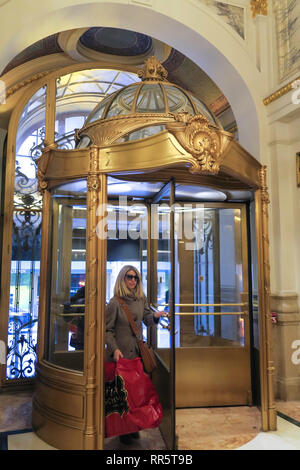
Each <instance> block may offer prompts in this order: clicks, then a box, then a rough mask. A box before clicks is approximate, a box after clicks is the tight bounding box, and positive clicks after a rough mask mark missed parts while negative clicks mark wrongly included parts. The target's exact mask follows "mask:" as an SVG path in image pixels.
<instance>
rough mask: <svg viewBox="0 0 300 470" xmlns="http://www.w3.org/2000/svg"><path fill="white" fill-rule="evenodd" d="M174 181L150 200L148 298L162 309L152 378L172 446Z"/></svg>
mask: <svg viewBox="0 0 300 470" xmlns="http://www.w3.org/2000/svg"><path fill="white" fill-rule="evenodd" d="M174 190H175V187H174V181H173V180H172V181H170V182H169V183H167V184H166V185H165V186H164V187H163V188H162V189H161V190H160V192H159V193H158V194H157V195H156V196H155V197H154V198H153V199H152V201H151V279H152V282H151V287H152V289H151V302H152V304H153V306H154V307H155V308H157V309H158V310H161V311H165V312H166V313H167V315H168V321H165V318H162V320H161V321H160V324H159V325H158V326H157V327H155V328H153V331H152V345H153V346H154V349H155V352H156V355H157V359H158V368H157V369H156V370H155V371H154V372H153V374H152V380H153V383H154V385H155V387H156V390H157V391H158V393H159V396H160V400H161V403H162V405H163V410H164V415H163V421H162V424H161V427H160V430H161V433H162V435H163V438H164V440H165V443H166V447H167V448H168V449H175V447H176V436H175V342H174V325H175V322H174V303H175V302H174V294H175V292H174V211H173V207H172V206H173V203H174Z"/></svg>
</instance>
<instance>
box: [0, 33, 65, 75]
mask: <svg viewBox="0 0 300 470" xmlns="http://www.w3.org/2000/svg"><path fill="white" fill-rule="evenodd" d="M59 52H63V50H62V49H61V48H60V46H59V43H58V34H53V35H52V36H48V37H47V38H44V39H41V40H40V41H37V42H35V43H34V44H32V45H31V46H29V47H27V48H26V49H24V50H23V51H22V52H21V53H20V54H18V55H17V56H16V57H14V58H13V60H11V61H10V62H9V64H8V65H7V66H6V67H5V69H4V70H3V72H2V74H1V76H2V75H4V74H5V73H7V72H9V71H10V70H12V69H14V68H16V67H18V66H19V65H22V64H24V63H25V62H29V61H30V60H33V59H37V58H38V57H43V56H47V55H49V54H56V53H59Z"/></svg>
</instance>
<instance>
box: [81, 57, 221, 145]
mask: <svg viewBox="0 0 300 470" xmlns="http://www.w3.org/2000/svg"><path fill="white" fill-rule="evenodd" d="M138 73H139V76H140V77H141V81H140V82H138V83H134V84H131V85H128V86H126V87H124V88H122V89H121V90H118V91H116V92H115V93H112V94H111V95H109V96H107V97H106V98H105V99H103V100H102V101H101V102H100V103H99V104H98V105H97V106H96V108H95V109H94V110H93V111H92V112H91V113H90V115H89V116H88V118H87V120H86V122H85V124H84V126H83V128H82V129H80V131H79V132H78V137H79V139H80V141H79V144H78V146H79V147H85V146H88V145H90V144H91V143H94V144H96V145H106V144H111V143H113V142H115V143H117V142H120V141H122V138H123V137H124V136H125V135H127V136H128V137H127V138H126V140H138V139H140V138H142V137H146V136H148V135H152V134H154V133H157V132H159V131H161V130H163V129H164V128H165V127H164V124H166V123H168V122H170V120H172V121H174V115H176V114H179V113H187V114H188V115H190V116H195V115H202V116H204V117H205V118H206V119H207V122H208V123H209V124H210V125H212V126H216V127H218V128H220V127H221V126H220V124H219V123H218V122H217V120H216V119H215V117H214V116H213V114H212V113H211V111H210V110H209V109H208V107H207V106H206V105H205V104H204V103H202V102H200V101H199V100H198V99H197V98H195V97H194V96H192V95H191V94H190V93H188V92H187V91H185V90H183V89H182V88H181V87H179V86H178V85H175V84H173V83H170V82H168V81H167V80H166V78H167V71H166V69H165V68H164V67H163V66H162V65H161V63H160V62H159V61H158V60H157V59H156V58H155V57H153V56H152V57H150V58H149V59H147V61H146V62H145V65H144V67H143V69H141V70H139V72H138ZM125 117H127V118H128V119H127V120H126V126H125V127H124V123H125V120H124V118H125ZM112 120H113V121H114V122H115V124H116V126H117V122H118V131H117V128H116V127H114V126H113V134H114V137H115V139H114V140H113V141H112V140H111V139H108V140H107V137H108V136H107V134H108V132H109V130H108V129H106V130H104V128H105V127H106V126H105V124H106V123H107V121H109V122H110V129H112ZM121 120H122V124H121ZM116 121H117V122H116ZM103 126H104V127H103ZM138 129H141V130H143V132H140V133H137V132H136V131H137V130H138ZM133 132H134V135H131V134H132V133H133ZM103 134H105V139H104V140H103V137H104V135H103ZM120 139H121V140H120Z"/></svg>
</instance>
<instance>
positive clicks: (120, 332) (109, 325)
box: [106, 265, 165, 444]
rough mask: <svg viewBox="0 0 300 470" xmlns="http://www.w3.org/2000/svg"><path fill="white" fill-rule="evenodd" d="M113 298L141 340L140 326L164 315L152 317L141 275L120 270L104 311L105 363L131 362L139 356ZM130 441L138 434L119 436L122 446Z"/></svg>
mask: <svg viewBox="0 0 300 470" xmlns="http://www.w3.org/2000/svg"><path fill="white" fill-rule="evenodd" d="M117 297H121V298H122V299H123V300H124V301H125V302H126V304H127V306H128V308H129V310H130V313H131V315H132V317H133V319H134V321H135V323H136V326H137V328H138V332H139V336H140V338H142V322H144V324H145V325H146V326H151V325H154V324H155V323H158V322H159V319H160V317H161V316H164V315H165V312H155V313H153V312H152V311H151V310H150V308H149V305H148V301H147V299H146V296H145V294H144V293H143V288H142V281H141V275H140V273H139V271H138V270H137V269H136V268H135V267H134V266H130V265H127V266H124V267H123V268H122V269H121V271H120V272H119V274H118V277H117V280H116V283H115V287H114V297H112V299H111V300H110V301H109V303H108V305H107V308H106V345H107V348H106V360H107V361H108V362H112V361H118V360H119V359H120V358H122V357H124V358H125V359H134V358H136V357H138V356H139V349H138V345H137V340H136V337H135V336H134V334H133V333H132V329H131V327H130V324H129V321H128V318H127V316H126V313H125V312H124V310H123V309H122V307H121V305H120V303H119V301H118V299H117ZM131 437H133V438H138V437H139V433H133V434H128V435H124V436H120V441H121V442H122V443H123V444H130V443H131Z"/></svg>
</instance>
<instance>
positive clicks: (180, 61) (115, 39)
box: [1, 0, 235, 127]
mask: <svg viewBox="0 0 300 470" xmlns="http://www.w3.org/2000/svg"><path fill="white" fill-rule="evenodd" d="M207 1H208V0H207ZM215 3H220V2H215ZM70 37H71V38H72V40H71V41H69V42H68V39H69V38H70ZM74 38H76V39H75V41H74ZM69 44H71V45H72V48H73V49H72V50H70V48H69ZM50 54H60V57H61V60H66V64H65V65H69V64H70V63H74V59H75V60H76V59H77V61H78V62H87V61H88V60H90V61H93V62H97V61H99V63H101V61H103V60H104V61H106V62H107V61H110V59H109V57H111V62H112V63H116V61H117V62H118V60H119V63H121V64H124V66H125V67H124V69H125V70H126V64H128V65H129V64H131V65H134V66H137V67H138V68H140V67H141V66H142V64H143V63H144V61H145V59H146V58H147V57H149V56H150V55H155V56H156V57H158V59H159V60H160V61H161V62H162V64H163V66H164V67H165V69H166V70H167V72H168V80H169V81H170V82H173V83H175V84H177V85H179V86H181V87H182V88H184V89H185V90H187V91H189V92H190V93H192V94H193V95H195V96H196V97H197V98H198V99H200V100H201V101H203V102H205V103H206V104H207V105H208V106H209V108H210V109H211V111H213V113H214V114H215V115H216V116H218V117H219V116H220V115H221V114H222V113H224V112H225V111H226V112H227V114H228V111H229V114H230V113H231V117H230V119H229V121H230V126H231V125H232V126H233V127H234V125H235V119H234V116H233V113H232V111H231V108H230V105H229V103H228V101H227V100H226V98H225V96H224V95H223V93H222V92H221V90H220V89H219V88H218V87H217V86H216V84H215V83H214V82H213V81H212V80H211V79H210V78H209V77H208V75H206V73H205V72H204V71H203V70H201V69H200V68H199V67H198V66H197V65H196V64H195V63H194V62H192V61H191V60H190V59H189V58H187V57H186V56H185V55H183V54H182V53H181V52H179V51H177V50H176V49H173V48H171V47H170V46H168V45H166V44H164V43H162V42H160V41H158V40H156V39H153V38H151V37H149V36H146V35H145V34H141V33H137V32H135V31H129V30H122V29H117V28H106V27H105V28H104V27H93V28H86V29H83V30H72V31H69V32H63V33H58V34H55V35H52V36H49V37H47V38H45V39H42V40H40V41H38V42H36V43H35V44H33V45H32V46H30V47H28V48H26V49H25V50H24V51H22V52H21V53H20V54H18V55H17V56H16V57H15V58H14V59H13V60H12V61H11V62H10V63H9V64H8V65H7V66H6V68H5V69H4V70H3V72H2V74H1V76H2V77H3V76H4V75H5V74H7V73H9V72H11V71H12V70H13V69H16V68H17V67H19V66H21V65H23V64H28V63H29V62H30V61H34V59H39V58H40V59H41V60H42V58H45V57H47V56H49V55H50ZM64 58H65V59H64ZM71 59H72V61H71ZM41 60H40V61H35V62H33V63H32V67H30V70H31V74H33V73H37V72H40V71H41V69H40V66H41V63H42V62H41ZM133 61H134V62H133ZM53 62H54V65H53ZM55 64H56V61H52V67H53V66H54V67H55ZM59 66H60V67H61V66H62V65H61V61H60V65H59ZM44 67H45V65H44ZM20 73H21V72H20ZM14 75H15V74H14ZM10 79H11V74H10Z"/></svg>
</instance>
